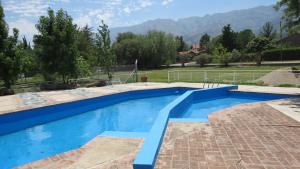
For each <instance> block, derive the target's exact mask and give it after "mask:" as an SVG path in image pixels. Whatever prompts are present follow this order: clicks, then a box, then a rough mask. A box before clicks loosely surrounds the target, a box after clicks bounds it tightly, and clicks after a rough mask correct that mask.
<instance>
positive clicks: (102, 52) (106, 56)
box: [96, 20, 116, 80]
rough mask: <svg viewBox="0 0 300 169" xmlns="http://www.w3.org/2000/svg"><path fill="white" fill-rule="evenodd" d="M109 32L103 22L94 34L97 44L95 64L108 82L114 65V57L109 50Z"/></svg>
mask: <svg viewBox="0 0 300 169" xmlns="http://www.w3.org/2000/svg"><path fill="white" fill-rule="evenodd" d="M109 34H110V31H109V29H108V26H107V25H106V24H105V23H104V22H103V20H102V24H101V25H99V28H98V32H97V34H96V38H97V39H96V44H97V50H98V53H97V58H98V59H97V63H98V65H99V66H100V67H101V69H102V70H103V72H104V73H105V74H107V77H108V79H109V80H111V79H112V74H113V68H114V66H115V64H116V56H115V54H114V53H113V51H112V49H111V44H110V43H111V42H110V35H109Z"/></svg>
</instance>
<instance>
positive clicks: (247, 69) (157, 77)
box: [139, 66, 300, 82]
mask: <svg viewBox="0 0 300 169" xmlns="http://www.w3.org/2000/svg"><path fill="white" fill-rule="evenodd" d="M284 68H288V67H287V66H243V67H238V66H230V67H203V68H201V67H183V68H165V69H156V70H146V71H139V74H140V75H146V76H147V77H148V79H149V81H151V82H168V72H169V71H170V72H175V73H171V74H170V79H171V80H172V78H173V79H174V78H177V77H173V76H177V71H178V72H181V73H180V79H181V80H183V81H188V82H199V81H202V80H203V78H197V77H200V76H203V74H204V73H205V72H207V77H208V78H211V77H212V76H215V77H214V78H216V79H218V78H219V77H218V76H219V74H221V76H222V77H221V79H227V78H228V79H229V80H231V78H232V73H234V72H237V73H238V76H239V79H250V78H252V77H249V76H250V75H252V74H253V73H254V74H256V73H257V75H258V76H259V77H260V76H263V75H264V74H266V73H269V72H271V71H272V70H277V69H284ZM298 68H299V69H300V66H298ZM184 72H186V73H184ZM191 72H194V73H193V77H190V76H191ZM226 74H227V77H224V75H225V76H226ZM259 77H255V78H259ZM185 79H186V80H185ZM191 79H192V80H191ZM229 80H228V81H229Z"/></svg>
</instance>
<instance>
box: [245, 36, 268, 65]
mask: <svg viewBox="0 0 300 169" xmlns="http://www.w3.org/2000/svg"><path fill="white" fill-rule="evenodd" d="M272 46H273V45H272V42H271V40H270V39H269V38H266V37H257V38H255V39H253V40H252V41H251V42H250V43H249V44H248V46H247V48H248V51H249V52H252V53H255V54H256V58H255V60H256V64H257V65H258V66H260V65H261V62H262V52H263V51H265V50H267V49H270V48H272Z"/></svg>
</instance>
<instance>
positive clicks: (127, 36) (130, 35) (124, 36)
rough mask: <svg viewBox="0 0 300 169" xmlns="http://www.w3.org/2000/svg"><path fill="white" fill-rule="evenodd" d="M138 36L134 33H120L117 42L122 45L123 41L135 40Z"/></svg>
mask: <svg viewBox="0 0 300 169" xmlns="http://www.w3.org/2000/svg"><path fill="white" fill-rule="evenodd" d="M136 37H137V35H135V34H134V33H132V32H125V33H119V34H118V37H117V42H118V43H120V42H121V41H123V40H125V39H135V38H136Z"/></svg>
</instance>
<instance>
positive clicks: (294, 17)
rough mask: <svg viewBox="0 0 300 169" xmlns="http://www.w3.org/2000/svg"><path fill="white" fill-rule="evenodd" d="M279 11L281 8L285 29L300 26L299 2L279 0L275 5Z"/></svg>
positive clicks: (297, 0) (296, 0)
mask: <svg viewBox="0 0 300 169" xmlns="http://www.w3.org/2000/svg"><path fill="white" fill-rule="evenodd" d="M275 8H276V9H277V10H279V9H280V8H283V10H284V19H285V21H286V27H287V28H291V27H293V26H295V25H297V24H300V1H299V0H279V1H278V2H277V4H276V5H275Z"/></svg>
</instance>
